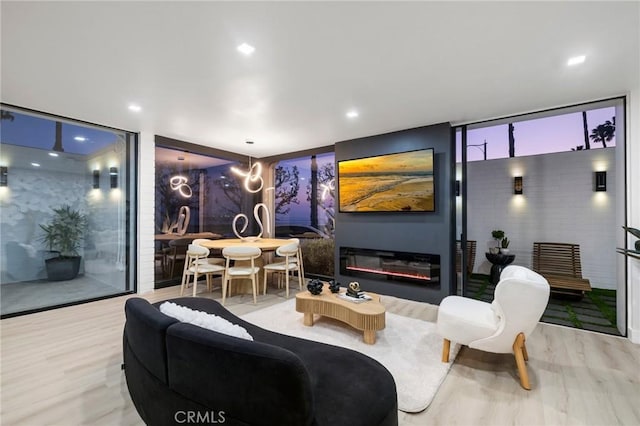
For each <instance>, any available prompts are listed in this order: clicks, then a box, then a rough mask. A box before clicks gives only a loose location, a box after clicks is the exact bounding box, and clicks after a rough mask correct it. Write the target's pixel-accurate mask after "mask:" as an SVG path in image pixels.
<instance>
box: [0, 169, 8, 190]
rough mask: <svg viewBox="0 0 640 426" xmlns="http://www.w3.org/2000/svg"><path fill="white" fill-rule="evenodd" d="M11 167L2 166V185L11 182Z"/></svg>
mask: <svg viewBox="0 0 640 426" xmlns="http://www.w3.org/2000/svg"><path fill="white" fill-rule="evenodd" d="M8 174H9V169H8V168H7V166H0V186H7V185H8V183H9V175H8Z"/></svg>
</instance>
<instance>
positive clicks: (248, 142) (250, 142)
mask: <svg viewBox="0 0 640 426" xmlns="http://www.w3.org/2000/svg"><path fill="white" fill-rule="evenodd" d="M245 143H246V144H247V145H253V141H245Z"/></svg>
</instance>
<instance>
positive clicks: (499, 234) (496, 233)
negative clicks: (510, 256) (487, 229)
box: [489, 229, 504, 254]
mask: <svg viewBox="0 0 640 426" xmlns="http://www.w3.org/2000/svg"><path fill="white" fill-rule="evenodd" d="M491 237H492V238H493V239H494V240H496V242H497V245H496V246H495V247H492V248H490V249H489V252H490V253H493V254H498V253H499V252H500V244H501V242H502V239H503V238H504V231H503V230H501V229H494V230H493V231H491Z"/></svg>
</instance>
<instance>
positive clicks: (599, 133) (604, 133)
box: [590, 119, 616, 148]
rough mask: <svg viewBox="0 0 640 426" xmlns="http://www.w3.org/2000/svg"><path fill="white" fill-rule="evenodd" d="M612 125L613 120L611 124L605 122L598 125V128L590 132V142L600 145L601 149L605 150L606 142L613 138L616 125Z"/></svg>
mask: <svg viewBox="0 0 640 426" xmlns="http://www.w3.org/2000/svg"><path fill="white" fill-rule="evenodd" d="M614 123H615V119H614V122H613V123H612V122H611V121H609V120H607V121H605V122H604V124H600V125H598V127H596V128H595V129H593V130H591V136H590V137H591V140H592V141H593V142H596V143H602V147H603V148H606V147H607V142H609V141H610V140H611V139H613V137H614V136H615V132H616V125H615V124H614Z"/></svg>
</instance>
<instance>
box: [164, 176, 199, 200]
mask: <svg viewBox="0 0 640 426" xmlns="http://www.w3.org/2000/svg"><path fill="white" fill-rule="evenodd" d="M188 182H189V179H187V178H186V177H184V176H180V175H175V176H173V177H172V178H171V179H170V180H169V185H171V189H173V190H174V191H178V192H179V193H180V195H182V196H183V197H184V198H191V196H192V195H193V191H192V190H191V187H190V186H189V184H188Z"/></svg>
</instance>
